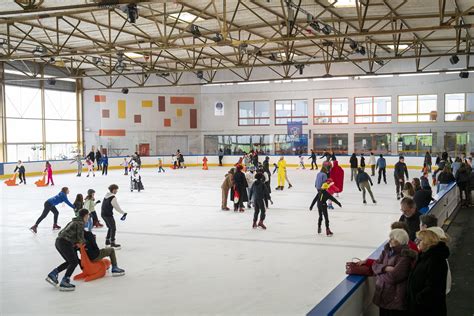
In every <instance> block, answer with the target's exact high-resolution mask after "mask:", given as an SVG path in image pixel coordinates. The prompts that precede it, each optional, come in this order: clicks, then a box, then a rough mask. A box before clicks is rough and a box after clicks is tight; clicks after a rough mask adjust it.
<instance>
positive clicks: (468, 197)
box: [458, 183, 471, 205]
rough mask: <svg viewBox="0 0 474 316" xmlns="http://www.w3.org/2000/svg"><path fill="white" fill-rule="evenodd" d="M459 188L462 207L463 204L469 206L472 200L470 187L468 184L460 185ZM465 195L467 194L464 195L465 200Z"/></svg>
mask: <svg viewBox="0 0 474 316" xmlns="http://www.w3.org/2000/svg"><path fill="white" fill-rule="evenodd" d="M458 187H459V195H460V199H461V205H462V204H469V202H470V200H471V191H470V190H469V185H468V184H467V183H458ZM463 192H464V193H463ZM463 194H465V195H464V196H465V198H463ZM463 202H464V203H463Z"/></svg>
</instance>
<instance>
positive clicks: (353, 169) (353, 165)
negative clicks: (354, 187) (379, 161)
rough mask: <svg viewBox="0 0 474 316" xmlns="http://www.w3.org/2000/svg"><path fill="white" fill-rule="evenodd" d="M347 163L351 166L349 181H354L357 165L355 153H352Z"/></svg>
mask: <svg viewBox="0 0 474 316" xmlns="http://www.w3.org/2000/svg"><path fill="white" fill-rule="evenodd" d="M349 163H350V164H351V181H354V178H355V177H357V168H358V164H359V162H358V161H357V156H356V154H355V153H352V156H351V158H350V159H349Z"/></svg>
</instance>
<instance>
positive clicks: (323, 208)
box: [309, 183, 342, 237]
mask: <svg viewBox="0 0 474 316" xmlns="http://www.w3.org/2000/svg"><path fill="white" fill-rule="evenodd" d="M328 188H329V184H327V183H323V185H322V186H321V190H320V191H319V192H318V194H316V196H315V198H314V199H313V202H311V206H310V207H309V210H310V211H312V210H313V206H314V204H316V202H317V203H318V204H317V206H318V212H319V219H318V234H321V223H322V222H323V216H324V224H325V225H326V235H327V236H328V237H331V236H332V235H333V233H332V231H331V230H330V229H329V215H328V205H327V201H328V200H332V201H333V202H334V203H336V204H337V205H339V207H342V205H341V203H339V201H338V200H336V199H335V198H334V197H333V196H332V195H331V194H329V193H328V191H327V189H328Z"/></svg>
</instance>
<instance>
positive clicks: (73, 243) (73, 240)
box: [46, 209, 89, 291]
mask: <svg viewBox="0 0 474 316" xmlns="http://www.w3.org/2000/svg"><path fill="white" fill-rule="evenodd" d="M88 220H89V211H88V210H86V209H82V210H80V211H79V215H78V216H77V217H75V218H73V219H72V222H70V223H69V224H67V226H66V227H65V228H64V229H63V230H61V231H60V232H59V234H58V238H56V243H55V246H56V250H57V251H58V252H59V254H60V255H61V257H63V258H64V260H65V262H64V263H63V264H61V265H59V266H58V267H57V268H55V269H53V271H51V272H50V273H49V274H48V276H47V277H46V281H47V282H48V283H50V284H51V285H53V286H55V287H56V286H57V285H58V276H59V273H61V272H62V271H64V270H66V273H65V274H64V277H63V279H62V280H61V283H60V284H59V290H60V291H74V290H75V288H76V286H75V285H74V284H71V283H70V279H71V275H72V273H73V272H74V269H76V267H77V265H78V264H79V259H78V258H77V253H76V251H77V248H79V246H80V245H81V244H83V243H84V242H85V239H84V224H85V223H87V221H88Z"/></svg>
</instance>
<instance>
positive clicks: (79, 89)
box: [76, 79, 85, 155]
mask: <svg viewBox="0 0 474 316" xmlns="http://www.w3.org/2000/svg"><path fill="white" fill-rule="evenodd" d="M83 101H84V100H83V86H82V79H76V111H77V112H76V113H77V149H78V151H79V152H78V154H79V155H85V151H84V134H83V133H84V122H83V113H84V112H83Z"/></svg>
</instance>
